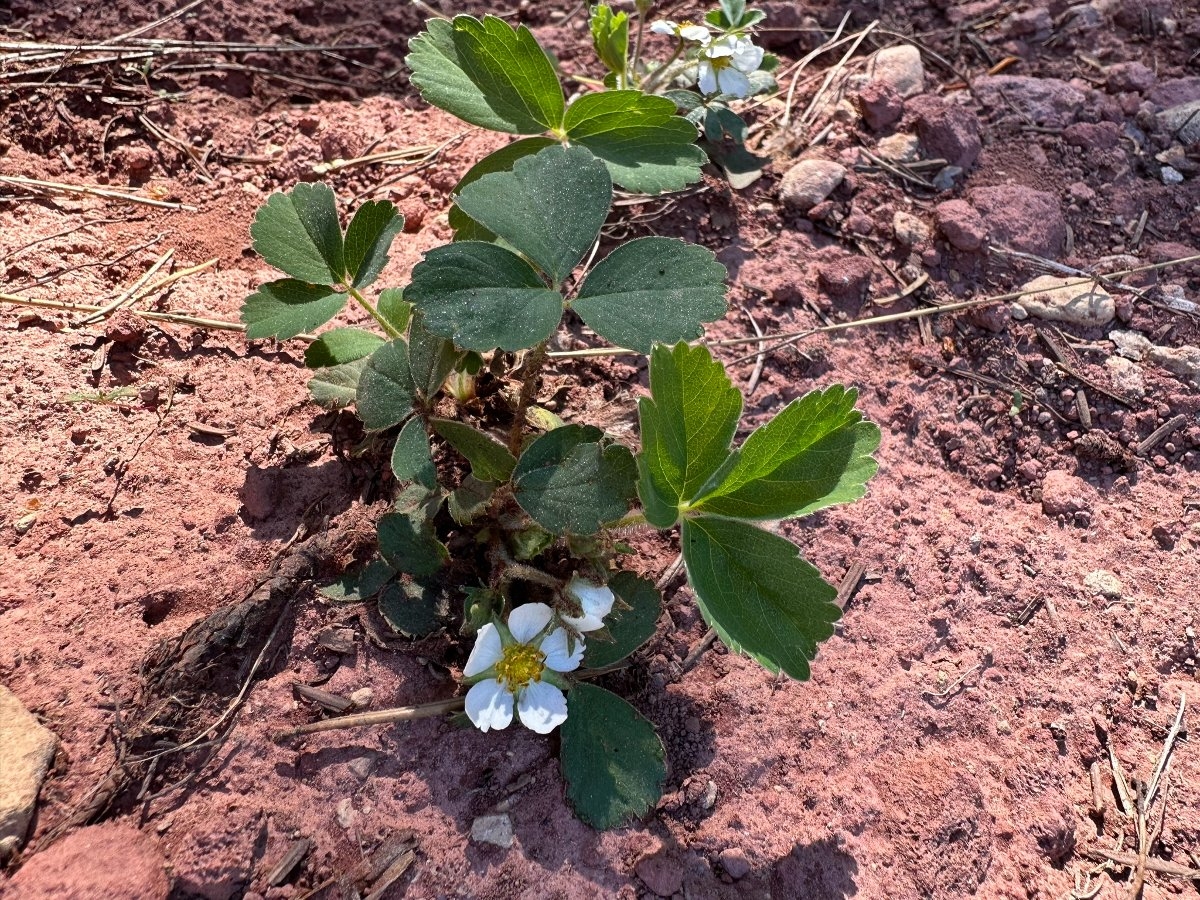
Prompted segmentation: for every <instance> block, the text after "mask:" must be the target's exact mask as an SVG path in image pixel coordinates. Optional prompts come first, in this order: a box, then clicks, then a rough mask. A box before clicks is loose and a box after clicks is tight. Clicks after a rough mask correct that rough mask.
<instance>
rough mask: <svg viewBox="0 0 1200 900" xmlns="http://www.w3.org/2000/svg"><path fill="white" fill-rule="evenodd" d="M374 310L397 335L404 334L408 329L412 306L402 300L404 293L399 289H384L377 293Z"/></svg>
mask: <svg viewBox="0 0 1200 900" xmlns="http://www.w3.org/2000/svg"><path fill="white" fill-rule="evenodd" d="M375 309H376V311H377V312H378V313H379V315H381V316H383V318H384V321H386V322H387V323H388V324H389V325H391V326H392V327H393V328H395V329H396V333H397V334H404V332H405V330H406V329H407V328H408V320H409V318H411V317H412V304H411V303H409V302H408V301H406V300H405V299H404V291H402V290H401V289H400V288H385V289H384V290H382V291H380V292H379V300H378V302H377V303H376V304H375Z"/></svg>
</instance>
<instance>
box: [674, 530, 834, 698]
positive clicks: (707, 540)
mask: <svg viewBox="0 0 1200 900" xmlns="http://www.w3.org/2000/svg"><path fill="white" fill-rule="evenodd" d="M681 543H682V546H683V562H684V565H685V566H686V567H687V573H688V581H689V582H691V585H692V589H693V590H694V591H695V592H696V601H697V603H698V604H699V606H700V612H701V613H702V614H703V616H704V619H705V621H707V622H708V624H709V625H711V626H712V627H713V628H714V629H716V632H717V635H718V636H719V637H720V638H721V640H722V641H723V642H724V643H725V646H727V647H728V648H729V649H730V650H733V651H734V652H736V653H746V654H748V655H749V656H752V657H753V658H754V659H756V660H758V661H759V662H760V663H762V665H764V666H766V668H768V669H769V670H771V671H772V672H778V671H780V670H781V669H782V670H783V671H784V672H786V673H787V674H788V675H790V676H792V677H793V678H795V679H797V680H799V681H803V680H805V679H807V678H808V675H809V668H808V663H809V660H811V659H812V658H813V657H814V656H816V653H817V644H818V643H819V642H821V641H823V640H825V639H826V638H828V637H830V636H831V635H832V634H833V623H834V622H836V621H837V620H838V618H839V617H840V616H841V610H840V609H838V607H837V605H836V604H835V603H834V602H833V599H834V597H836V596H837V591H836V590H834V588H833V587H832V586H831V585H829V584H827V583H826V582H825V580H824V579H822V578H821V575H820V573H819V572H817V570H816V569H814V568H813V567H812V566H811V565H809V564H808V563H807V562H805V561H804V560H803V559H802V558H801V557H800V551H799V550H798V549H797V548H796V545H795V544H793V543H792V542H791V541H788V540H786V539H784V538H781V537H779V536H778V535H775V534H771V533H770V532H768V531H763V530H762V529H761V528H758V527H756V526H754V525H750V524H748V523H746V522H738V521H734V520H732V519H718V518H715V517H713V516H696V517H694V518H686V519H684V521H683V534H682V537H681Z"/></svg>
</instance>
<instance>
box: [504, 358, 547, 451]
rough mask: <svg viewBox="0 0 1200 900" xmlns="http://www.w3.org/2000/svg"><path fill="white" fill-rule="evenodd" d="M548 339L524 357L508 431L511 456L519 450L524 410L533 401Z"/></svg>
mask: <svg viewBox="0 0 1200 900" xmlns="http://www.w3.org/2000/svg"><path fill="white" fill-rule="evenodd" d="M547 343H548V341H542V342H541V343H540V344H538V345H537V346H536V347H534V348H533V350H531V351H530V353H529V356H528V357H527V358H526V359H525V377H524V378H523V379H522V380H521V394H520V396H519V397H518V398H517V412H516V417H515V418H514V419H513V423H512V430H510V431H509V433H508V450H509V452H510V453H512V454H513V456H516V455H517V454H518V453H520V451H521V433H522V432H523V431H524V430H525V410H527V409H529V404H530V403H532V402H533V395H534V394H535V393H537V386H538V376H540V375H541V374H542V367H543V366H544V365H545V364H546V344H547Z"/></svg>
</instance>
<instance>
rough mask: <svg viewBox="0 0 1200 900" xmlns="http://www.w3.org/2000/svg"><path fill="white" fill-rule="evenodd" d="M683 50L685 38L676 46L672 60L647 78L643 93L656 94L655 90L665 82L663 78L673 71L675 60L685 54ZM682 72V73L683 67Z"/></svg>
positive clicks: (643, 85)
mask: <svg viewBox="0 0 1200 900" xmlns="http://www.w3.org/2000/svg"><path fill="white" fill-rule="evenodd" d="M683 48H684V41H683V38H680V39H679V43H678V44H676V45H675V52H674V53H672V54H671V58H670V59H668V60H667V61H666V62H665V63H663V64H662V65H661V66H659V67H658V68H657V69H655V70H654V71H653V72H651V73H650V74H649V75H647V76H646V79H645V81H643V82H642V90H643V91H645V92H646V93H647V94H653V93H654V89H655V88H657V87H658V85H659V83H660V82H661V81H662V80H663V76H664V75H666V74H667V72H669V71H671V66H672V64H673V63H674V62H675V60H677V59H679V55H680V54H681V53H683ZM680 71H682V67H681V69H680ZM671 77H672V78H674V77H675V76H674V75H672V76H671Z"/></svg>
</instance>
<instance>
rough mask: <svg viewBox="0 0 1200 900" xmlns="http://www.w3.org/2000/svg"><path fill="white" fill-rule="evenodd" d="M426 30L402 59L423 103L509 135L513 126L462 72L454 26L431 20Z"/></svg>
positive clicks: (410, 45)
mask: <svg viewBox="0 0 1200 900" xmlns="http://www.w3.org/2000/svg"><path fill="white" fill-rule="evenodd" d="M425 28H426V30H425V31H423V32H421V33H420V34H418V35H417V36H416V37H415V38H413V39H412V40H411V41H409V44H408V47H409V54H408V56H406V57H405V58H404V64H405V65H407V66H408V68H409V69H410V70H411V71H412V83H413V84H415V85H416V86H417V89H418V90H420V92H421V96H422V97H424V98H425V101H426V102H427V103H431V104H433V105H434V106H436V107H438V108H439V109H444V110H446V111H447V112H448V113H451V114H453V115H455V116H458V117H459V118H460V119H462V120H464V121H466V122H470V123H471V124H472V125H479V126H480V127H482V128H488V129H491V130H492V131H512V130H513V127H512V123H511V122H510V121H509V120H508V119H507V118H506V117H504V116H502V115H500V114H499V113H497V112H496V111H495V110H493V109H492V107H491V105H490V104H489V103H488V98H487V97H486V96H485V95H484V92H483V90H482V88H480V87H479V86H478V85H477V84H475V82H474V81H472V80H471V77H470V76H469V75H468V74H467V73H466V72H464V71H463V68H462V65H461V63H460V62H459V56H458V48H457V47H455V45H454V25H453V24H452V23H451V22H449V21H448V20H446V19H430V20H429V21H428V22H426V23H425ZM534 126H535V127H534V128H533V132H532V133H534V134H536V133H537V132H539V131H542V130H543V129H542V128H541V127H540V126H539V125H537V123H534ZM518 131H519V129H518Z"/></svg>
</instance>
